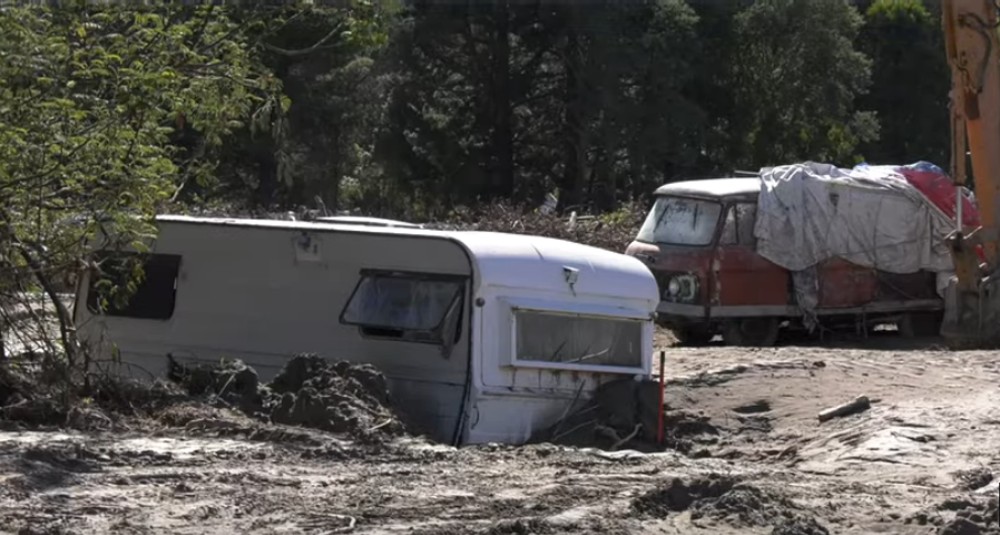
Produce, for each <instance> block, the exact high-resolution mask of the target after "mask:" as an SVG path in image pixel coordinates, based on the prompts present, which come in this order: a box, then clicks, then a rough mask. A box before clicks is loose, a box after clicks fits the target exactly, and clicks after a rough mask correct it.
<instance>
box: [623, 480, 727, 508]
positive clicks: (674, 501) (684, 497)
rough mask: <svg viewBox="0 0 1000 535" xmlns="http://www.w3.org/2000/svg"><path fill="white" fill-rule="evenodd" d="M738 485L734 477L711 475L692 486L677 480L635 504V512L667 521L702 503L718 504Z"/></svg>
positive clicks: (635, 501) (656, 489)
mask: <svg viewBox="0 0 1000 535" xmlns="http://www.w3.org/2000/svg"><path fill="white" fill-rule="evenodd" d="M734 485H736V480H735V479H734V478H732V477H729V476H725V475H720V474H710V475H708V476H707V477H704V478H697V479H694V480H693V481H690V482H685V481H684V480H683V479H680V478H674V479H672V480H671V481H670V482H669V483H667V484H666V485H663V486H660V487H657V488H655V489H653V490H651V491H649V492H646V493H645V494H643V495H641V496H639V497H638V498H636V499H634V500H632V508H633V509H634V510H635V511H636V512H638V513H640V514H644V515H649V516H654V517H659V518H662V517H665V516H667V515H669V514H670V513H677V512H681V511H686V510H687V509H688V508H690V507H691V506H692V505H694V504H695V503H696V502H699V501H700V500H714V499H717V498H719V497H720V496H722V495H723V494H725V493H727V492H729V490H730V489H732V488H733V486H734Z"/></svg>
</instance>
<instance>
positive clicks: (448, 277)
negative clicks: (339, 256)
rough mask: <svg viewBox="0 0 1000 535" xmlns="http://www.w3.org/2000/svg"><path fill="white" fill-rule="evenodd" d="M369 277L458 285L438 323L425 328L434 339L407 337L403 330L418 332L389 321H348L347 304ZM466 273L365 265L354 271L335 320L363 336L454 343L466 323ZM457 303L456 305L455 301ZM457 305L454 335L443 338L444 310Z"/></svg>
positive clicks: (430, 343)
mask: <svg viewBox="0 0 1000 535" xmlns="http://www.w3.org/2000/svg"><path fill="white" fill-rule="evenodd" d="M370 277H388V278H401V279H408V280H412V281H417V282H454V283H457V285H458V291H457V292H456V294H455V295H454V297H453V298H452V300H451V302H450V303H449V304H448V306H446V307H445V310H444V313H443V314H442V316H441V318H440V320H439V321H438V323H437V324H436V325H435V326H434V327H432V328H430V329H428V330H427V331H425V332H432V333H437V336H436V337H435V338H434V339H427V338H416V337H407V336H406V335H405V333H406V332H407V331H409V332H421V331H417V330H412V329H409V330H408V329H402V328H396V327H394V326H391V325H376V324H372V323H365V322H360V321H351V320H348V319H347V318H346V315H347V314H348V312H349V309H350V308H351V303H353V302H354V299H355V298H356V297H357V295H358V292H359V291H361V289H362V285H364V284H365V280H366V279H368V278H370ZM469 279H470V277H469V276H468V275H455V274H449V273H433V272H424V271H408V270H398V269H374V268H366V269H362V270H360V271H359V273H358V282H357V283H356V284H355V285H354V289H353V290H351V295H350V296H349V297H348V298H347V300H346V301H345V302H344V306H343V308H342V309H341V310H340V315H339V317H338V321H339V323H340V324H341V325H346V326H350V327H357V329H358V332H359V333H361V336H362V337H364V338H372V339H377V340H385V341H390V342H409V343H414V344H429V345H435V346H446V345H451V344H457V343H458V342H459V340H461V338H462V331H463V329H464V328H465V325H466V323H467V322H466V311H465V308H466V307H465V301H466V293H467V286H468V281H469ZM456 304H457V305H456ZM455 306H457V314H458V318H456V321H455V334H454V339H453V340H451V341H448V340H446V339H445V338H444V332H443V328H444V324H445V322H446V321H447V320H448V311H449V310H451V309H452V307H455ZM379 331H383V332H391V331H399V332H400V334H399V335H395V334H381V333H379Z"/></svg>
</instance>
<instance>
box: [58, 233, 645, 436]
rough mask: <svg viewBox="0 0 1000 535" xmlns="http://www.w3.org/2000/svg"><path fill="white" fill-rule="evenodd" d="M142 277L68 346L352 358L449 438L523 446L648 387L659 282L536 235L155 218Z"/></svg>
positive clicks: (262, 363)
mask: <svg viewBox="0 0 1000 535" xmlns="http://www.w3.org/2000/svg"><path fill="white" fill-rule="evenodd" d="M157 220H158V227H159V236H158V238H157V239H156V241H155V243H153V244H151V250H150V256H149V257H148V258H147V259H146V264H145V266H146V267H145V272H146V279H145V281H144V282H143V283H142V285H141V287H140V288H139V290H138V291H137V292H136V293H135V294H134V297H133V298H132V299H131V300H130V301H129V303H128V304H127V306H124V307H121V308H118V309H115V310H113V311H107V312H105V313H101V314H97V313H96V312H95V310H96V308H95V302H96V300H95V299H93V297H92V296H91V295H90V289H91V288H90V287H89V286H90V285H89V283H88V281H87V280H82V281H81V284H80V286H79V287H80V291H79V292H78V295H77V306H76V307H75V314H76V323H77V328H78V333H79V336H80V339H81V341H82V342H84V343H85V344H88V345H90V347H91V349H92V350H94V351H96V352H97V354H99V355H103V356H105V357H107V356H110V355H112V354H113V351H115V350H117V351H119V352H120V357H121V361H122V362H124V363H126V364H127V366H122V367H121V368H120V372H121V373H132V374H135V372H134V371H131V372H130V371H129V370H136V369H141V370H145V372H147V373H151V374H154V375H157V376H163V375H165V373H166V365H167V358H166V355H168V354H170V355H171V356H173V357H174V358H175V359H177V360H178V361H179V362H187V363H191V362H194V361H200V362H213V361H215V362H217V361H218V359H220V358H222V357H227V358H239V359H242V360H243V361H244V362H246V363H247V364H249V365H251V366H253V367H254V368H256V369H257V371H258V373H259V374H260V376H261V380H262V381H264V380H269V379H271V378H272V377H273V376H274V375H275V374H276V373H277V372H278V371H279V370H280V369H281V367H282V366H283V365H284V364H285V362H286V361H287V360H288V359H289V358H291V357H292V356H293V355H294V354H296V353H317V354H319V355H321V356H324V357H326V358H329V359H331V360H348V361H353V362H366V363H371V364H374V365H375V366H377V367H378V368H379V369H380V370H381V371H382V372H383V373H384V374H385V375H386V378H387V379H388V381H389V388H390V392H391V394H392V396H393V398H394V400H395V401H396V403H397V406H398V408H399V409H400V410H402V411H404V415H405V416H406V417H407V419H408V421H410V422H414V423H416V424H417V426H418V429H419V430H421V431H422V432H424V433H426V434H427V435H428V436H430V437H432V438H434V439H436V440H438V441H442V442H447V443H452V444H456V445H459V444H474V443H484V442H506V443H520V442H523V441H525V440H526V439H528V438H529V436H530V435H532V434H533V433H534V432H536V431H538V430H539V429H541V428H544V427H547V426H549V425H552V424H554V423H555V422H556V421H557V420H558V419H559V418H560V417H561V415H562V414H563V413H564V411H565V410H566V409H567V405H568V404H570V403H571V402H572V401H573V400H574V399H578V401H583V400H585V399H587V397H588V396H589V394H591V393H592V392H593V391H594V389H595V388H596V387H597V386H598V385H599V384H601V383H602V382H607V381H608V380H613V379H621V378H623V377H629V376H633V377H636V376H638V377H648V376H649V375H650V369H651V362H652V346H653V318H654V314H655V310H656V306H657V304H658V301H659V296H658V292H657V286H656V281H655V280H654V278H653V275H652V274H651V273H650V271H649V270H648V269H647V268H646V266H645V265H644V264H643V263H642V262H641V261H639V260H637V259H635V258H632V257H629V256H625V255H623V254H618V253H615V252H611V251H605V250H602V249H597V248H594V247H589V246H585V245H581V244H578V243H572V242H567V241H562V240H555V239H550V238H544V237H539V236H527V235H514V234H502V233H489V232H468V231H456V232H446V231H432V230H423V229H410V228H390V227H381V228H380V227H367V226H360V225H342V224H334V223H317V222H295V221H273V220H251V219H220V218H195V217H186V216H160V217H159V218H158V219H157Z"/></svg>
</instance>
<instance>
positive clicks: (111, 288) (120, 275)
mask: <svg viewBox="0 0 1000 535" xmlns="http://www.w3.org/2000/svg"><path fill="white" fill-rule="evenodd" d="M100 264H101V272H102V273H101V274H100V275H96V276H92V277H91V283H90V288H89V291H88V292H87V308H88V309H90V311H91V312H93V313H95V314H101V313H103V314H106V315H108V316H120V317H127V318H141V319H159V320H165V319H170V317H171V316H173V315H174V304H175V302H176V299H177V276H178V274H179V273H180V266H181V257H180V256H179V255H167V254H135V253H115V254H112V255H105V256H104V257H103V258H102V259H100ZM136 265H141V266H142V276H141V278H140V279H139V281H138V283H137V285H136V287H135V291H134V292H131V293H130V292H128V291H127V290H125V287H126V285H127V284H128V282H129V278H130V275H131V274H132V270H133V269H134V267H135V266H136Z"/></svg>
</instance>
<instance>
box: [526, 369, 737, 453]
mask: <svg viewBox="0 0 1000 535" xmlns="http://www.w3.org/2000/svg"><path fill="white" fill-rule="evenodd" d="M659 388H660V385H659V383H657V382H655V381H634V380H632V379H623V380H618V381H611V382H608V383H605V384H603V385H601V386H600V387H598V389H597V390H596V391H595V392H594V395H593V397H591V399H590V400H588V401H587V402H586V403H582V404H580V406H579V407H578V408H576V410H571V411H570V412H569V413H568V414H567V416H566V417H565V418H563V419H562V420H561V421H559V422H557V423H556V424H555V425H553V426H552V427H550V428H548V429H545V430H543V431H541V432H539V433H537V434H536V435H535V436H533V437H532V439H531V440H530V442H534V443H538V442H549V443H553V444H560V445H565V446H575V447H596V448H600V449H610V450H616V449H622V448H631V449H635V450H638V451H657V450H663V449H665V448H670V449H675V450H678V451H681V452H683V453H688V452H690V451H691V450H692V448H693V446H694V444H695V443H696V442H697V440H696V437H699V436H707V435H717V434H718V433H719V431H718V429H716V428H715V426H713V425H712V424H711V423H709V419H708V418H707V417H704V416H701V415H697V414H694V413H692V412H690V411H670V410H667V411H665V414H664V444H663V445H662V446H661V445H658V444H657V440H656V439H657V436H656V435H657V431H658V425H659V415H658V410H659Z"/></svg>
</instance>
